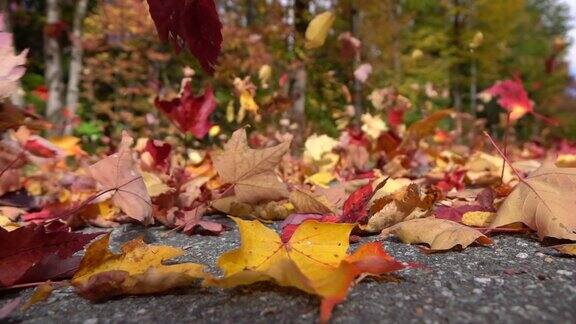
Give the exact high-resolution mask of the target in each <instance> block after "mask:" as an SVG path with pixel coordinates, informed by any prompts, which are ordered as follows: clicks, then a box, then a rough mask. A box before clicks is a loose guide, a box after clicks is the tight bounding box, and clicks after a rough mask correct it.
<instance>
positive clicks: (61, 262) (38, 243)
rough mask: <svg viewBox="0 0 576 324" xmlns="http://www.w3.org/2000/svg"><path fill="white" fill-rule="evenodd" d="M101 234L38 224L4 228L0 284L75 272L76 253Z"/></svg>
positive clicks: (0, 240)
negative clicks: (56, 228) (10, 229)
mask: <svg viewBox="0 0 576 324" xmlns="http://www.w3.org/2000/svg"><path fill="white" fill-rule="evenodd" d="M100 234H101V233H93V234H81V233H71V232H69V231H68V230H67V229H61V230H58V231H47V230H46V228H45V227H44V226H38V225H28V226H26V227H20V228H17V229H15V230H13V231H11V232H8V231H6V230H4V229H2V228H0V247H1V248H0V268H1V269H2V271H0V286H3V287H9V286H12V285H14V284H21V283H27V282H35V281H43V280H48V279H56V278H62V277H64V278H65V277H67V276H71V275H72V273H73V272H74V271H75V270H76V268H77V266H78V262H79V261H80V260H79V259H77V258H74V257H73V254H74V253H76V252H78V251H80V250H82V248H83V247H84V245H86V244H87V243H88V242H90V241H91V240H92V239H94V238H95V237H97V236H98V235H100Z"/></svg>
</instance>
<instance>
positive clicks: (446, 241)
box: [382, 217, 492, 252]
mask: <svg viewBox="0 0 576 324" xmlns="http://www.w3.org/2000/svg"><path fill="white" fill-rule="evenodd" d="M387 234H394V235H396V236H398V238H400V240H402V242H404V243H408V244H412V243H416V244H418V243H425V244H428V245H429V246H430V249H429V250H427V251H428V252H442V251H447V250H450V249H452V248H455V247H457V246H459V247H461V248H463V249H464V248H466V247H468V246H469V245H470V244H472V243H474V242H475V243H478V244H481V245H490V244H492V240H490V239H489V238H488V237H487V236H485V235H484V234H482V233H480V232H479V231H478V230H475V229H473V228H470V227H468V226H464V225H462V224H459V223H456V222H453V221H449V220H446V219H437V218H432V217H428V218H420V219H412V220H409V221H405V222H402V223H399V224H396V225H394V226H392V227H390V228H388V229H385V230H384V231H383V232H382V235H387Z"/></svg>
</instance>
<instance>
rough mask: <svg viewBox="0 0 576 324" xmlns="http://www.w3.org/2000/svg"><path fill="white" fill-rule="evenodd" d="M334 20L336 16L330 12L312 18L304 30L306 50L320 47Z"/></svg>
mask: <svg viewBox="0 0 576 324" xmlns="http://www.w3.org/2000/svg"><path fill="white" fill-rule="evenodd" d="M335 20H336V15H335V14H334V13H332V12H330V11H326V12H324V13H321V14H319V15H317V16H316V17H314V19H312V21H311V22H310V24H308V28H307V29H306V44H305V47H306V49H314V48H318V47H322V45H324V42H326V37H327V36H328V32H329V31H330V29H331V28H332V25H333V24H334V21H335Z"/></svg>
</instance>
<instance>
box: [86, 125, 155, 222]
mask: <svg viewBox="0 0 576 324" xmlns="http://www.w3.org/2000/svg"><path fill="white" fill-rule="evenodd" d="M132 142H133V139H132V137H130V136H129V135H127V134H126V133H123V134H122V142H121V143H120V149H119V150H118V153H114V154H112V155H110V156H108V157H106V158H104V159H102V160H100V161H98V162H97V163H95V164H93V165H91V166H90V167H88V171H89V173H90V175H91V176H92V177H93V178H94V179H95V180H96V181H98V182H99V183H101V184H102V185H103V186H104V188H105V189H104V190H106V191H110V192H112V193H113V195H112V202H113V203H114V204H115V205H116V206H118V207H119V208H120V209H121V210H122V211H123V212H124V213H126V215H128V216H130V217H131V218H134V219H136V220H138V221H141V222H144V223H147V222H148V221H150V220H151V216H152V203H151V201H150V196H149V195H148V191H147V190H146V184H145V183H144V180H143V179H142V176H141V175H140V173H139V172H138V170H137V169H136V166H135V163H134V161H133V159H132V150H131V149H130V146H131V145H132Z"/></svg>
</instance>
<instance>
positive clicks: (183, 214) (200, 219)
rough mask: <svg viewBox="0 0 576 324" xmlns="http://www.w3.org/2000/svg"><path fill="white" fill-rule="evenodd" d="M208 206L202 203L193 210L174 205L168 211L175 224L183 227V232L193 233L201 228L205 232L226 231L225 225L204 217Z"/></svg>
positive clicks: (216, 232) (215, 233)
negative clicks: (184, 209) (183, 209)
mask: <svg viewBox="0 0 576 324" xmlns="http://www.w3.org/2000/svg"><path fill="white" fill-rule="evenodd" d="M205 212H206V206H205V205H200V206H199V207H196V208H194V209H192V210H186V211H182V210H179V209H178V208H177V207H173V208H171V209H170V210H169V211H168V218H169V219H173V220H174V225H176V226H178V227H180V228H182V232H183V233H186V234H188V235H192V234H194V233H195V232H196V230H198V229H200V230H201V231H203V232H204V233H209V234H213V235H218V234H220V233H222V232H223V231H224V225H222V224H220V223H216V222H212V221H209V220H207V219H205V218H204V214H205Z"/></svg>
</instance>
